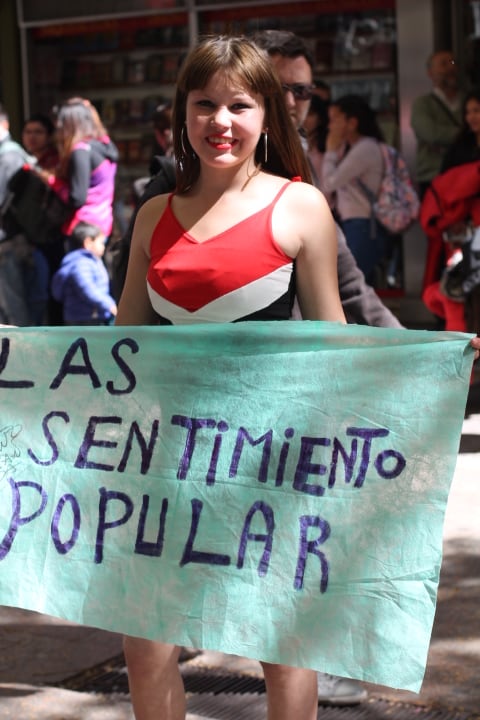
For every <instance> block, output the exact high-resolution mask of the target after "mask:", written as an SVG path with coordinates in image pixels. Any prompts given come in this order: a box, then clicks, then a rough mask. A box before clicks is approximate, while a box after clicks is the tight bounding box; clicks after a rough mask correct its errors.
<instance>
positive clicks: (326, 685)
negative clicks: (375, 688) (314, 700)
mask: <svg viewBox="0 0 480 720" xmlns="http://www.w3.org/2000/svg"><path fill="white" fill-rule="evenodd" d="M317 684H318V702H319V704H320V705H321V704H322V703H325V704H328V705H357V704H358V703H361V702H363V701H364V700H366V699H367V697H368V693H367V691H366V690H365V688H363V687H362V686H361V684H360V683H359V682H357V681H356V680H350V679H349V678H342V677H338V676H337V675H329V674H328V673H321V672H319V673H317Z"/></svg>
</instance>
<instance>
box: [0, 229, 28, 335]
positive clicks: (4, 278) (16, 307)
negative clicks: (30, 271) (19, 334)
mask: <svg viewBox="0 0 480 720" xmlns="http://www.w3.org/2000/svg"><path fill="white" fill-rule="evenodd" d="M31 262H32V254H31V246H30V245H29V243H28V242H27V240H26V239H25V238H24V237H23V236H22V235H16V236H15V237H12V238H11V239H9V240H5V241H4V242H2V243H1V244H0V322H2V323H3V324H5V325H18V326H19V327H27V326H29V325H31V324H32V318H31V314H30V309H29V307H28V302H27V293H26V285H25V272H26V268H27V267H28V266H29V265H30V264H31Z"/></svg>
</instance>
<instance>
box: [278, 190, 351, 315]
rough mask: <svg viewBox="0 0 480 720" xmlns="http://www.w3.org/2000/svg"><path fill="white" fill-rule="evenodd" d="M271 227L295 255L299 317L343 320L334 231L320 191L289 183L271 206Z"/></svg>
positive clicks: (281, 243)
mask: <svg viewBox="0 0 480 720" xmlns="http://www.w3.org/2000/svg"><path fill="white" fill-rule="evenodd" d="M273 229H274V237H275V238H276V239H277V242H278V243H279V245H280V246H281V247H282V248H283V249H284V251H285V252H286V253H287V254H288V255H290V256H292V257H296V274H297V298H298V304H299V306H300V311H301V313H302V317H303V319H304V320H331V321H338V322H342V323H344V322H345V315H344V313H343V309H342V305H341V302H340V295H339V292H338V278H337V233H336V227H335V223H334V220H333V216H332V213H331V211H330V208H329V207H328V204H327V201H326V200H325V197H324V195H323V194H322V193H321V192H320V191H319V190H317V189H316V188H315V187H313V186H312V185H307V184H305V183H292V185H291V186H290V187H289V188H288V190H287V192H285V193H284V195H283V196H282V198H281V201H280V202H279V203H278V205H277V207H276V208H275V211H274V215H273ZM293 239H295V240H293Z"/></svg>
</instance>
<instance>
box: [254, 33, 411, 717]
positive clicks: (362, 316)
mask: <svg viewBox="0 0 480 720" xmlns="http://www.w3.org/2000/svg"><path fill="white" fill-rule="evenodd" d="M253 39H254V40H255V43H256V44H257V45H258V46H259V47H261V48H263V49H264V50H266V51H267V52H268V54H269V56H270V59H271V61H272V63H273V65H274V67H275V70H276V72H277V75H278V78H279V80H280V82H281V84H282V89H283V92H284V96H285V102H286V104H287V108H288V111H289V114H290V117H291V118H292V122H293V123H294V125H295V127H296V128H297V129H298V130H300V129H301V128H302V126H303V123H304V121H305V118H306V116H307V113H308V109H309V107H310V100H311V98H312V94H313V92H314V89H315V86H314V84H313V65H314V59H313V56H312V54H311V53H310V51H309V49H308V47H307V45H306V43H305V42H304V41H303V40H302V39H301V38H300V37H298V36H297V35H295V34H294V33H292V32H289V31H287V30H263V31H261V32H258V33H256V34H255V35H254V37H253ZM337 239H338V260H337V272H338V285H339V291H340V298H341V300H342V305H343V309H344V312H345V316H346V318H347V321H348V322H351V323H357V324H359V325H374V326H377V327H397V328H398V327H401V324H400V323H399V322H398V320H397V318H396V317H395V316H394V315H393V314H392V313H391V312H390V310H388V308H386V307H385V305H384V304H383V303H382V302H381V301H380V299H379V298H378V295H377V294H376V293H375V291H374V290H373V288H372V287H370V285H367V283H366V282H365V277H364V275H363V273H362V272H361V270H360V269H359V268H358V266H357V264H356V262H355V259H354V257H353V255H352V253H351V252H350V250H349V248H348V246H347V243H346V240H345V237H344V235H343V232H342V231H341V229H340V228H339V227H338V226H337ZM367 697H368V693H367V691H366V690H365V689H364V688H363V687H362V685H361V683H359V682H357V681H356V680H351V679H348V678H341V677H337V676H335V675H330V674H327V673H318V701H319V703H322V702H323V703H328V704H330V705H343V706H345V705H356V704H357V703H360V702H363V701H364V700H366V698H367Z"/></svg>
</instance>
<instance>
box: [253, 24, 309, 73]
mask: <svg viewBox="0 0 480 720" xmlns="http://www.w3.org/2000/svg"><path fill="white" fill-rule="evenodd" d="M252 40H253V42H254V43H255V45H258V47H259V48H261V49H262V50H266V51H267V53H268V54H269V55H282V56H283V57H286V58H297V57H304V58H305V60H306V61H307V62H308V64H309V65H310V67H311V68H312V70H313V66H314V64H315V60H314V56H313V52H312V51H311V50H310V48H309V47H308V45H307V44H306V42H305V41H304V40H302V38H301V37H299V36H298V35H295V33H292V32H290V31H289V30H260V31H259V32H256V33H254V34H253V35H252Z"/></svg>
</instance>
